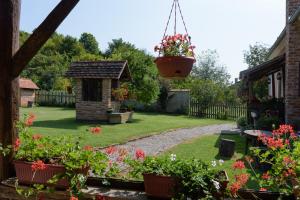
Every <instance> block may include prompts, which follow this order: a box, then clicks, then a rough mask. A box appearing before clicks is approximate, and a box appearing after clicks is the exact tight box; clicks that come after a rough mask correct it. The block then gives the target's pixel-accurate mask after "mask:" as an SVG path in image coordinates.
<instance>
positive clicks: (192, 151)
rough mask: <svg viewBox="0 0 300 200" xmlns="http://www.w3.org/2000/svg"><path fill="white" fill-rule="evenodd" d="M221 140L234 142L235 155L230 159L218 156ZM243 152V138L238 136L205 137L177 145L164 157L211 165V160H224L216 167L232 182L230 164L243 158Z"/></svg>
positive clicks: (232, 176)
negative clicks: (194, 160) (175, 157)
mask: <svg viewBox="0 0 300 200" xmlns="http://www.w3.org/2000/svg"><path fill="white" fill-rule="evenodd" d="M221 138H226V139H231V140H235V142H236V146H235V152H236V153H235V154H234V156H233V157H232V158H231V159H228V158H223V157H220V156H219V155H218V152H219V142H220V139H221ZM244 152H245V138H244V137H241V136H239V135H221V136H220V135H206V136H201V137H199V138H196V139H193V140H190V141H188V142H185V143H182V144H179V145H177V146H175V147H174V148H172V149H170V150H169V151H167V152H165V153H164V155H168V154H171V153H173V154H176V155H177V156H178V157H181V158H198V159H201V160H203V161H205V162H207V163H208V164H211V161H213V160H216V161H218V160H220V159H222V160H224V161H225V162H224V164H223V165H222V166H218V167H217V168H218V169H225V170H226V172H227V173H228V176H229V178H230V180H233V178H234V175H233V170H232V169H231V166H232V164H233V163H234V162H235V161H236V160H237V159H241V158H242V157H243V156H244Z"/></svg>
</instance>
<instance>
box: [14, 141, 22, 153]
mask: <svg viewBox="0 0 300 200" xmlns="http://www.w3.org/2000/svg"><path fill="white" fill-rule="evenodd" d="M20 146H21V140H20V139H19V138H17V139H16V141H15V144H14V151H18V150H19V148H20Z"/></svg>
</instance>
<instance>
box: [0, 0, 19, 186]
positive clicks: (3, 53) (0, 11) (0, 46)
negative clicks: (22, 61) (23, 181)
mask: <svg viewBox="0 0 300 200" xmlns="http://www.w3.org/2000/svg"><path fill="white" fill-rule="evenodd" d="M20 8H21V2H20V0H0V41H1V42H0V143H2V144H3V145H4V146H6V145H10V144H12V143H13V142H14V141H15V138H16V136H17V131H16V127H15V121H16V120H17V119H18V118H19V106H18V99H19V81H18V78H15V79H13V78H12V77H11V73H12V57H13V55H14V53H15V52H16V51H17V50H18V48H19V21H20ZM12 173H13V167H12V165H11V157H10V158H8V157H6V158H4V157H2V156H1V154H0V180H3V179H6V178H8V177H9V176H11V175H12Z"/></svg>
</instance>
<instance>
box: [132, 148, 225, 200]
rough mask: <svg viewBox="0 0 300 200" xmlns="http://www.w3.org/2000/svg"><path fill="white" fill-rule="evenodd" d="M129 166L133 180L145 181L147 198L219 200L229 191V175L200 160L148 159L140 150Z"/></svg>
mask: <svg viewBox="0 0 300 200" xmlns="http://www.w3.org/2000/svg"><path fill="white" fill-rule="evenodd" d="M126 163H128V164H129V166H130V175H131V176H132V177H134V178H141V177H143V179H144V185H145V192H146V194H147V195H148V196H150V197H154V198H168V199H170V198H178V199H181V198H191V199H198V198H203V197H207V198H212V197H213V196H214V197H217V198H218V197H219V196H223V195H220V193H222V191H223V189H224V188H223V187H224V186H225V187H226V184H225V181H227V175H226V174H223V175H224V176H223V175H222V173H220V171H217V170H215V169H213V168H210V167H209V166H208V165H207V164H205V163H204V162H202V161H200V160H197V159H187V160H182V159H178V158H176V155H174V154H171V155H170V156H169V157H168V156H166V157H145V154H144V153H143V151H142V150H137V151H136V156H135V159H127V160H126Z"/></svg>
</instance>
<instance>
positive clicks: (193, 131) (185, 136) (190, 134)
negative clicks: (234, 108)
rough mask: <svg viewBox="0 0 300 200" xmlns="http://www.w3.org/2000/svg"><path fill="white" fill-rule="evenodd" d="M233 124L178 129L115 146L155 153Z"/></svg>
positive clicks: (225, 128) (218, 131)
mask: <svg viewBox="0 0 300 200" xmlns="http://www.w3.org/2000/svg"><path fill="white" fill-rule="evenodd" d="M235 126H236V125H235V124H219V125H209V126H202V127H195V128H185V129H178V130H174V131H169V132H165V133H161V134H158V135H153V136H149V137H145V138H142V139H137V140H134V141H131V142H128V143H126V144H122V145H117V146H116V147H118V148H126V149H131V150H134V149H136V148H140V149H143V150H144V152H145V153H146V155H157V154H159V153H162V152H164V151H166V150H168V149H170V148H172V147H174V146H176V145H178V144H180V143H183V142H185V141H187V140H190V139H193V138H197V137H199V136H201V135H207V134H220V133H221V131H222V130H231V129H233V128H235ZM131 153H132V152H131Z"/></svg>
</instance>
